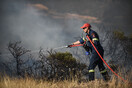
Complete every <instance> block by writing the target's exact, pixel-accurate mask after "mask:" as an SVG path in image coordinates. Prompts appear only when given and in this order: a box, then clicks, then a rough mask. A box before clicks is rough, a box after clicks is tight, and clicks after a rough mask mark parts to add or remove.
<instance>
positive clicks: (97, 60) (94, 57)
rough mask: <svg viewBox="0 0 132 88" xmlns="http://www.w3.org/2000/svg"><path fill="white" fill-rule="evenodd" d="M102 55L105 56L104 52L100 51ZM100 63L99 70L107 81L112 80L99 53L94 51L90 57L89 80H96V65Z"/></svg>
mask: <svg viewBox="0 0 132 88" xmlns="http://www.w3.org/2000/svg"><path fill="white" fill-rule="evenodd" d="M100 54H101V56H102V57H103V52H101V53H100ZM97 65H98V68H99V71H100V73H101V74H102V76H103V78H104V80H105V81H108V80H110V76H109V75H108V72H107V70H106V69H105V66H104V64H103V61H102V60H101V58H100V57H99V56H98V54H97V53H92V56H91V58H90V64H89V67H88V71H89V81H91V80H94V79H95V77H94V72H95V71H94V69H95V67H96V66H97Z"/></svg>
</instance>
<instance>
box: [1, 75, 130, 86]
mask: <svg viewBox="0 0 132 88" xmlns="http://www.w3.org/2000/svg"><path fill="white" fill-rule="evenodd" d="M0 88H131V85H130V84H129V83H128V81H127V82H126V83H124V82H121V81H117V80H116V79H115V78H113V79H112V80H111V81H110V82H104V81H103V80H97V79H96V80H95V81H92V82H81V83H78V82H77V81H67V80H65V81H59V82H55V81H52V82H51V81H43V80H36V79H33V78H28V77H27V78H25V79H18V78H9V77H7V76H6V77H4V78H3V79H1V81H0Z"/></svg>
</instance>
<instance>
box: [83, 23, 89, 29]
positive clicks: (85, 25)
mask: <svg viewBox="0 0 132 88" xmlns="http://www.w3.org/2000/svg"><path fill="white" fill-rule="evenodd" d="M85 27H89V28H90V27H91V25H90V24H89V23H85V24H84V25H83V26H82V27H81V28H85Z"/></svg>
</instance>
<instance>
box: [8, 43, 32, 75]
mask: <svg viewBox="0 0 132 88" xmlns="http://www.w3.org/2000/svg"><path fill="white" fill-rule="evenodd" d="M20 44H21V41H17V42H13V43H12V42H9V44H8V50H9V51H10V53H11V54H12V55H13V57H14V58H15V60H16V70H17V75H18V76H21V75H22V72H21V65H22V64H23V60H22V59H21V58H20V57H21V56H22V55H24V54H26V53H27V52H30V50H27V49H25V48H24V47H22V46H21V45H20Z"/></svg>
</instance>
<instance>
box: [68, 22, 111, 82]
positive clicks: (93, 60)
mask: <svg viewBox="0 0 132 88" xmlns="http://www.w3.org/2000/svg"><path fill="white" fill-rule="evenodd" d="M81 28H82V29H83V31H84V32H85V33H86V36H87V35H88V36H89V38H90V39H91V40H92V42H93V44H94V45H95V47H96V48H97V50H98V52H99V53H100V55H101V56H102V57H103V54H104V50H103V47H102V46H101V44H100V42H99V36H98V34H97V33H96V32H95V31H93V30H92V29H91V25H90V24H89V23H85V24H84V25H83V26H82V27H81ZM85 41H86V39H84V38H81V39H80V40H78V41H76V42H74V43H72V44H73V45H74V44H83V43H84V42H85ZM69 47H70V46H69ZM84 48H85V50H86V51H87V54H89V50H90V51H91V57H90V64H89V67H88V71H89V81H92V80H94V79H95V77H94V72H95V71H94V69H95V67H96V66H97V65H98V68H99V71H100V73H101V74H102V76H103V78H104V80H105V81H108V80H109V79H110V77H109V75H108V72H107V70H106V69H105V67H104V64H103V61H102V60H101V58H100V57H99V55H98V54H97V52H96V51H95V49H94V47H93V46H92V44H91V43H90V41H89V40H87V41H86V44H84Z"/></svg>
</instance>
